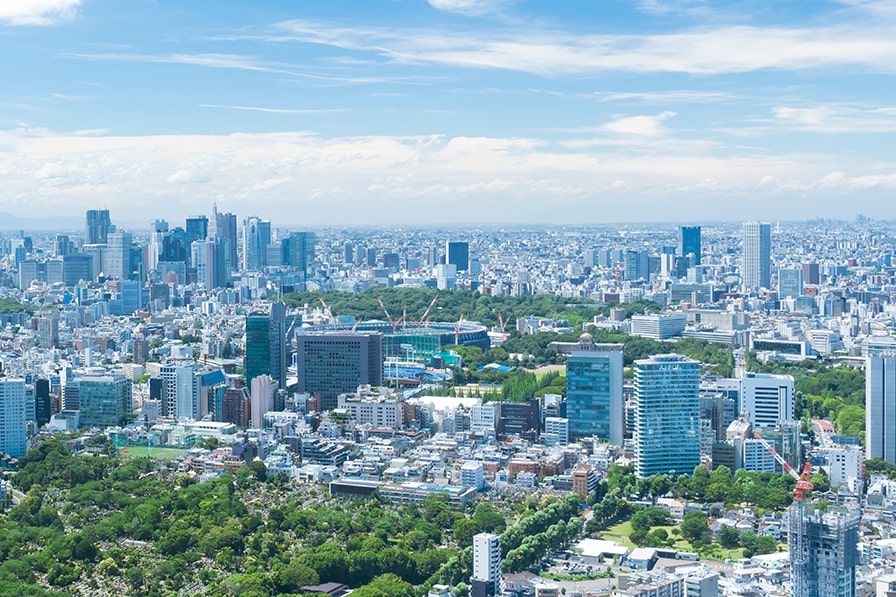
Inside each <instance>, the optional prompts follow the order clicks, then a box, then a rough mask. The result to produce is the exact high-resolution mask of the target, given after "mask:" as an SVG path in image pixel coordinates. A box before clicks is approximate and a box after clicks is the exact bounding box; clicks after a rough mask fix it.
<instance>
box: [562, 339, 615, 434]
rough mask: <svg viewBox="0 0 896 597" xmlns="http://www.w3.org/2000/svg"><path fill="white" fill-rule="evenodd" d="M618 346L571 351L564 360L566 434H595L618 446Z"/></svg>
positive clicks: (608, 345)
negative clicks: (567, 431) (567, 425)
mask: <svg viewBox="0 0 896 597" xmlns="http://www.w3.org/2000/svg"><path fill="white" fill-rule="evenodd" d="M622 372H623V367H622V345H619V344H602V345H601V344H599V345H595V349H594V350H574V351H573V352H572V354H571V355H570V356H569V358H567V359H566V418H567V419H569V435H570V436H571V437H572V438H583V437H588V436H592V435H596V436H598V437H599V438H601V439H603V440H605V441H608V442H610V443H611V444H613V445H616V446H621V445H622V435H623V422H622V420H623V411H624V405H623V400H622V382H623V376H622Z"/></svg>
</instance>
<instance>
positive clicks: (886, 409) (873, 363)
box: [865, 352, 896, 464]
mask: <svg viewBox="0 0 896 597" xmlns="http://www.w3.org/2000/svg"><path fill="white" fill-rule="evenodd" d="M865 448H866V458H867V459H868V460H871V459H873V458H883V459H884V460H886V461H887V462H889V463H891V464H896V352H883V353H879V354H875V355H873V356H869V357H868V358H867V360H866V364H865Z"/></svg>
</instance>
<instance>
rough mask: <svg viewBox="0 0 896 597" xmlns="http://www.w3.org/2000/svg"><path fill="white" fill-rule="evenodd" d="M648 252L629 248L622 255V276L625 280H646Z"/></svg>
mask: <svg viewBox="0 0 896 597" xmlns="http://www.w3.org/2000/svg"><path fill="white" fill-rule="evenodd" d="M649 268H650V254H649V253H648V252H647V251H635V250H632V249H629V250H627V251H626V252H625V254H624V255H623V271H622V277H623V278H624V279H625V280H646V279H647V278H648V277H650V271H649Z"/></svg>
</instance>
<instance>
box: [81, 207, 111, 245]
mask: <svg viewBox="0 0 896 597" xmlns="http://www.w3.org/2000/svg"><path fill="white" fill-rule="evenodd" d="M111 227H112V221H111V220H110V219H109V210H108V209H88V210H87V222H86V225H85V228H84V244H85V245H104V244H106V242H107V239H108V236H109V230H110V229H111Z"/></svg>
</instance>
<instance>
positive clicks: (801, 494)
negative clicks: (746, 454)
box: [753, 429, 812, 597]
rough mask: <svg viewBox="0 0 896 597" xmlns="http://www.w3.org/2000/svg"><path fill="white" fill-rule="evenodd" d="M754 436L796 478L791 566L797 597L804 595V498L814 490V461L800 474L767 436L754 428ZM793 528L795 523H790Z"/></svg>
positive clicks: (794, 591) (807, 463)
mask: <svg viewBox="0 0 896 597" xmlns="http://www.w3.org/2000/svg"><path fill="white" fill-rule="evenodd" d="M753 437H755V438H756V439H758V440H759V442H760V443H761V444H762V445H763V446H765V449H766V450H768V451H769V452H771V454H772V456H774V457H775V460H776V461H778V464H780V465H781V467H782V468H783V469H784V470H785V471H787V474H789V475H790V476H791V477H793V478H794V479H796V487H795V488H794V490H793V500H794V501H795V502H796V511H797V521H796V541H795V543H796V549H795V550H794V551H795V552H796V553H791V554H790V567H791V570H792V574H791V579H792V582H793V594H794V595H795V596H796V597H802V596H803V570H804V569H805V565H806V562H805V559H804V557H803V500H804V499H805V498H806V493H808V492H809V491H812V482H811V481H810V478H811V476H812V463H811V462H806V464H805V465H803V473H802V474H799V473H797V472H796V471H795V470H793V467H792V466H790V463H789V462H787V461H786V460H784V458H783V457H782V456H781V455H780V454H778V451H777V450H775V448H774V447H773V446H772V445H771V444H770V443H768V442H767V441H766V440H765V438H763V437H762V436H761V435H759V434H758V433H757V432H756V430H755V429H754V430H753ZM790 527H791V529H792V528H793V524H792V523H791V525H790Z"/></svg>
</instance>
